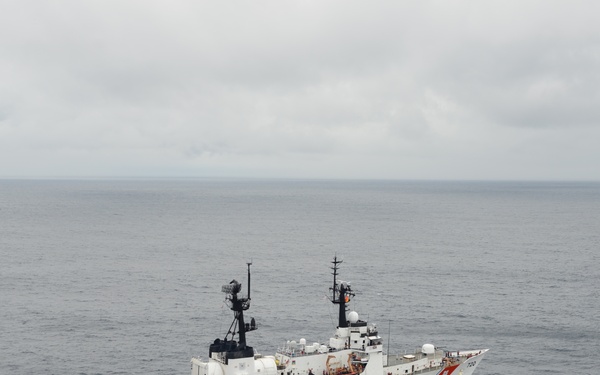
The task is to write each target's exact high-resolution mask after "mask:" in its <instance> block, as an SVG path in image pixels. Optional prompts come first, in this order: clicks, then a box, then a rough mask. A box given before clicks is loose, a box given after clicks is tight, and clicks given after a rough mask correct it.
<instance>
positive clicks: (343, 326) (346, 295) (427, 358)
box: [191, 256, 489, 375]
mask: <svg viewBox="0 0 600 375" xmlns="http://www.w3.org/2000/svg"><path fill="white" fill-rule="evenodd" d="M331 263H332V267H331V269H332V270H333V272H332V274H333V285H332V286H331V287H330V288H329V289H330V292H331V296H330V297H329V300H330V301H331V302H332V303H333V304H335V305H337V309H338V326H337V328H336V330H335V333H334V335H333V336H332V337H330V338H329V340H328V341H326V342H313V343H308V342H307V341H306V339H304V338H301V339H299V340H298V341H296V340H289V341H287V342H286V343H285V345H283V346H282V347H280V348H279V349H277V350H276V352H275V354H274V355H265V356H263V355H261V354H259V353H258V352H257V351H256V350H254V348H253V347H251V346H249V345H248V343H247V341H246V333H248V332H251V331H253V330H255V329H257V325H256V322H255V320H254V318H251V319H250V321H249V322H246V321H245V318H244V312H245V311H247V310H248V309H249V308H250V266H251V264H252V263H251V262H249V263H247V266H248V289H247V294H246V295H243V294H242V293H241V292H242V284H241V283H239V282H238V281H236V280H232V281H231V282H230V283H229V284H226V285H223V287H222V291H223V292H224V293H225V295H226V297H225V299H226V302H227V305H228V306H229V308H230V309H231V310H232V311H233V313H234V318H233V322H232V323H231V326H230V327H229V330H228V332H227V334H226V335H225V338H224V339H221V338H217V339H215V340H214V342H213V343H212V344H210V347H209V351H208V359H207V360H205V361H204V360H202V359H201V358H200V357H193V358H192V360H191V375H407V374H409V375H413V374H414V375H416V374H419V375H451V374H452V375H472V374H473V373H474V372H475V369H476V368H477V366H478V365H479V363H480V362H481V361H482V359H483V357H484V356H485V354H486V353H487V352H488V350H489V349H475V350H444V349H440V348H438V347H436V346H435V345H433V344H429V343H426V344H423V345H422V346H420V347H419V348H418V349H417V350H415V351H414V352H410V353H402V354H396V355H390V354H387V353H386V352H384V348H383V340H382V338H381V336H379V333H378V330H377V326H376V325H375V324H369V323H368V322H366V321H363V320H361V319H360V317H359V315H358V313H357V312H356V311H348V303H349V302H350V300H351V299H352V298H354V297H355V293H354V292H353V291H352V288H351V286H350V284H349V283H347V282H344V281H341V280H339V279H338V276H339V274H338V272H339V265H340V264H341V263H342V261H341V260H338V258H337V256H336V257H334V259H333V261H332V262H331Z"/></svg>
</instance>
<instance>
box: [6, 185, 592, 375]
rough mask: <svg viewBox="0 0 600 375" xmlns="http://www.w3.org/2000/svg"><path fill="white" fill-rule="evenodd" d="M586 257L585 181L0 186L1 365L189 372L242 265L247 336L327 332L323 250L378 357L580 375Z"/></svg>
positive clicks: (226, 314)
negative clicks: (372, 330) (407, 355)
mask: <svg viewBox="0 0 600 375" xmlns="http://www.w3.org/2000/svg"><path fill="white" fill-rule="evenodd" d="M599 253H600V184H599V183H578V182H556V183H552V182H418V181H307V180H297V181H292V180H171V181H167V180H79V181H77V180H0V255H1V258H0V259H1V267H0V270H1V271H0V272H1V273H0V302H1V306H2V307H1V308H0V373H1V374H42V373H43V374H146V373H152V374H187V373H188V372H189V371H190V363H189V360H190V357H192V356H201V357H204V358H205V359H206V357H207V355H208V345H209V344H210V343H211V342H212V341H213V340H214V339H215V338H224V337H225V334H226V333H227V331H228V329H229V327H230V324H231V322H232V320H233V314H232V312H231V311H230V310H229V308H228V307H227V305H226V304H225V303H224V297H225V296H224V294H222V293H221V286H222V285H223V284H227V283H229V282H230V281H231V280H232V279H234V278H235V279H237V280H238V281H240V282H241V283H242V284H243V285H244V288H245V287H246V284H247V266H246V262H249V261H251V262H252V268H251V271H252V283H251V286H252V290H251V298H252V305H251V309H250V310H249V311H248V312H247V313H246V315H247V316H252V317H254V318H255V319H256V321H257V325H258V327H259V328H258V330H257V331H253V332H250V333H249V334H248V335H247V338H248V341H249V344H250V345H252V346H253V347H254V348H255V349H256V350H258V351H259V352H261V353H262V354H265V355H268V354H273V353H274V352H275V350H276V349H277V347H279V346H282V345H283V344H284V343H285V342H286V341H287V340H296V341H298V340H299V339H300V338H306V339H307V341H308V342H324V341H326V340H327V339H328V338H329V336H330V335H331V334H332V333H333V331H334V329H335V326H336V323H337V315H336V313H337V312H336V309H335V306H333V305H332V304H331V303H330V302H329V300H328V296H329V287H330V286H331V284H332V276H331V269H330V268H329V267H330V266H331V264H330V262H331V260H332V259H333V257H334V256H336V255H337V257H338V258H339V259H342V260H343V261H344V262H343V263H342V264H341V266H340V270H339V273H340V279H342V280H345V281H348V282H350V283H351V286H352V288H353V290H354V292H355V294H356V296H355V297H353V299H352V301H351V302H350V305H349V307H350V309H352V310H355V311H357V312H358V313H359V314H360V317H361V319H363V320H368V321H369V322H372V323H376V324H377V326H378V330H379V334H380V335H381V336H382V337H383V340H384V343H385V344H386V347H387V346H388V344H389V349H390V352H391V353H404V352H405V351H413V350H414V349H416V348H418V347H420V346H421V345H422V344H425V343H432V344H434V345H436V346H437V347H440V348H444V349H447V350H456V349H459V350H460V349H464V350H466V349H481V348H490V349H491V350H490V352H489V353H488V354H487V356H486V358H485V359H484V360H483V362H482V363H481V365H480V366H479V367H478V369H477V372H476V373H477V374H481V375H483V374H488V375H491V374H502V375H504V374H541V373H544V374H593V373H596V372H597V369H598V366H599V365H600V362H599V360H598V353H599V352H600V298H599V297H600V292H599V289H600V255H599Z"/></svg>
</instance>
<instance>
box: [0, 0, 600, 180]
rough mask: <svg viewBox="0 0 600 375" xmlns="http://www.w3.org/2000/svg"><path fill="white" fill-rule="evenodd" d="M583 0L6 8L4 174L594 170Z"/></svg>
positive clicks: (591, 51) (537, 174) (523, 173)
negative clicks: (566, 1)
mask: <svg viewBox="0 0 600 375" xmlns="http://www.w3.org/2000/svg"><path fill="white" fill-rule="evenodd" d="M598 7H599V6H597V5H595V4H593V3H589V2H570V3H568V4H567V3H564V2H555V1H544V2H535V1H532V2H525V3H519V4H516V3H515V4H512V3H508V4H507V3H505V2H485V3H481V2H470V1H462V2H435V1H422V2H415V3H403V2H376V3H373V4H371V3H370V4H364V3H360V2H328V3H326V4H323V3H321V2H299V3H284V2H275V1H267V2H261V3H247V2H233V3H227V4H222V3H203V2H201V3H197V2H188V1H182V2H175V3H170V4H167V3H164V2H159V1H132V2H102V1H98V2H93V1H91V2H75V1H64V2H49V3H34V2H27V1H25V2H5V3H3V5H2V8H3V9H2V11H1V12H0V52H1V53H0V79H1V81H2V85H1V86H0V157H2V159H3V160H10V162H8V163H6V162H5V163H3V164H2V165H0V176H31V175H33V176H53V175H192V176H201V175H207V174H209V175H230V176H236V175H239V176H287V177H356V178H362V177H364V178H473V179H477V178H485V179H489V178H499V179H504V178H536V179H537V178H545V179H562V178H565V179H598V178H600V172H599V171H598V170H597V168H595V167H594V165H595V160H598V159H599V157H600V151H598V148H597V147H596V145H595V144H594V142H592V141H590V140H592V139H599V138H598V137H599V136H600V124H599V120H600V109H599V108H600V106H598V105H597V103H598V102H599V99H600V98H599V89H598V87H600V85H599V83H600V82H599V80H600V79H599V77H600V73H599V71H598V66H600V65H599V64H598V63H599V62H600V61H599V60H600V38H599V37H598V35H600V33H599V31H600V30H599V29H600V27H599V26H597V22H596V20H595V14H598V9H597V8H598Z"/></svg>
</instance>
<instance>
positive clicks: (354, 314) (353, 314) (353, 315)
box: [348, 311, 358, 324]
mask: <svg viewBox="0 0 600 375" xmlns="http://www.w3.org/2000/svg"><path fill="white" fill-rule="evenodd" d="M348 321H349V322H350V323H352V324H354V323H356V322H358V313H357V312H356V311H350V313H349V314H348Z"/></svg>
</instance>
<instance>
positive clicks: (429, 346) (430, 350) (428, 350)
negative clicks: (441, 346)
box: [421, 344, 435, 354]
mask: <svg viewBox="0 0 600 375" xmlns="http://www.w3.org/2000/svg"><path fill="white" fill-rule="evenodd" d="M421 353H425V354H434V353H435V347H434V346H433V344H425V345H423V347H422V348H421Z"/></svg>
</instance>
